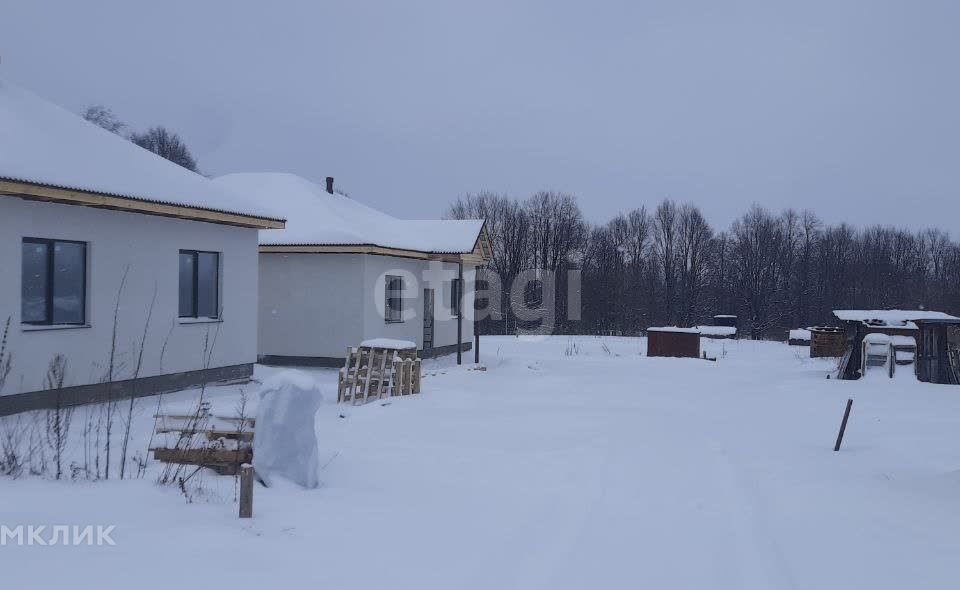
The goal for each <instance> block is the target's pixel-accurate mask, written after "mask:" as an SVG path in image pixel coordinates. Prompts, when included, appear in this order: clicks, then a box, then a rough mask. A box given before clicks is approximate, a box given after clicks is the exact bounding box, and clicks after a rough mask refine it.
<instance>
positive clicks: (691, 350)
mask: <svg viewBox="0 0 960 590" xmlns="http://www.w3.org/2000/svg"><path fill="white" fill-rule="evenodd" d="M647 356H674V357H689V358H699V357H700V331H699V330H697V329H696V328H647Z"/></svg>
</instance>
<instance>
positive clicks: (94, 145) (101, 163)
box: [0, 79, 283, 228]
mask: <svg viewBox="0 0 960 590" xmlns="http://www.w3.org/2000/svg"><path fill="white" fill-rule="evenodd" d="M0 193H9V194H15V195H17V196H23V197H26V198H35V199H43V200H54V201H59V202H68V203H76V204H83V205H89V206H100V207H109V208H113V209H128V208H129V209H133V210H137V211H140V212H144V213H153V214H158V215H171V216H176V217H185V218H192V219H202V220H208V221H221V222H224V223H234V224H237V225H249V226H251V227H258V228H268V227H282V225H283V217H281V216H278V215H276V214H275V212H274V210H273V209H271V208H269V207H266V206H264V205H263V204H262V203H261V199H259V196H258V195H249V194H247V195H236V194H234V193H232V192H230V191H227V190H224V189H223V188H222V187H220V186H217V185H216V184H214V183H213V182H212V181H210V179H208V178H206V177H204V176H201V175H200V174H196V173H195V172H191V171H189V170H187V169H186V168H183V167H181V166H178V165H177V164H174V163H172V162H170V161H168V160H165V159H164V158H161V157H159V156H157V155H155V154H153V153H151V152H149V151H147V150H145V149H143V148H141V147H139V146H137V145H136V144H134V143H132V142H130V141H128V140H126V139H125V138H123V137H120V136H118V135H116V134H113V133H110V132H109V131H106V130H104V129H101V128H100V127H98V126H96V125H94V124H92V123H89V122H87V121H85V120H84V119H83V118H81V117H78V116H77V115H75V114H73V113H71V112H69V111H67V110H65V109H63V108H61V107H59V106H57V105H55V104H53V103H50V102H48V101H46V100H44V99H42V98H40V97H38V96H36V95H35V94H33V93H31V92H29V91H27V90H24V89H23V88H20V87H18V86H16V85H14V84H11V83H9V82H7V81H5V80H3V79H0ZM145 204H156V205H165V206H168V207H147V206H145ZM169 206H172V207H169ZM204 211H206V212H214V213H225V214H229V215H225V216H223V215H221V216H216V215H209V216H205V215H204V214H203V213H202V212H204ZM258 220H260V221H258Z"/></svg>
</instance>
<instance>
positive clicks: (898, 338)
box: [890, 334, 917, 346]
mask: <svg viewBox="0 0 960 590" xmlns="http://www.w3.org/2000/svg"><path fill="white" fill-rule="evenodd" d="M890 344H892V345H894V346H916V345H917V339H916V338H914V337H913V336H903V335H900V334H896V335H894V336H890Z"/></svg>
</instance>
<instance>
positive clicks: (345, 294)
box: [259, 254, 474, 358]
mask: <svg viewBox="0 0 960 590" xmlns="http://www.w3.org/2000/svg"><path fill="white" fill-rule="evenodd" d="M387 275H400V276H403V277H404V287H405V297H404V318H405V319H404V321H403V322H398V323H387V322H386V321H384V316H383V306H384V278H385V277H386V276H387ZM456 276H457V265H456V264H452V263H438V262H433V263H428V262H425V261H421V260H413V259H408V258H398V257H393V256H374V255H361V254H261V255H260V322H259V323H260V344H259V352H260V354H261V355H276V356H303V357H328V358H342V357H343V356H344V353H345V351H346V349H347V347H349V346H356V345H357V344H359V343H360V342H361V341H363V340H366V339H369V338H395V339H400V340H410V341H413V342H415V343H416V344H417V347H422V346H423V289H424V288H433V289H434V293H435V308H434V317H435V327H434V347H441V346H452V345H454V344H455V343H456V341H457V320H456V317H455V316H454V315H453V314H452V313H451V310H450V306H449V298H450V280H451V279H453V278H455V277H456ZM463 278H464V283H465V285H466V286H465V293H464V319H463V338H462V340H461V341H462V342H473V316H472V313H473V289H472V285H473V278H474V268H473V267H472V266H464V274H463Z"/></svg>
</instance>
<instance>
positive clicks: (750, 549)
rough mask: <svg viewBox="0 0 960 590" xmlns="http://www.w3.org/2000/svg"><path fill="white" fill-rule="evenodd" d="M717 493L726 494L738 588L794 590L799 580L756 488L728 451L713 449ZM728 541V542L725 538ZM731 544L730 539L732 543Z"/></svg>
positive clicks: (729, 546)
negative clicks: (782, 548)
mask: <svg viewBox="0 0 960 590" xmlns="http://www.w3.org/2000/svg"><path fill="white" fill-rule="evenodd" d="M713 454H714V461H713V464H714V470H713V471H714V474H715V477H714V481H715V482H716V483H717V484H718V485H717V486H716V488H715V489H716V491H717V492H719V491H720V490H723V491H724V497H723V499H724V500H725V505H726V507H727V508H728V510H727V514H728V517H729V521H730V525H729V526H730V529H731V536H732V540H733V543H729V544H728V550H729V551H730V552H731V553H733V554H734V556H735V563H737V565H738V567H737V570H736V572H735V573H736V576H737V578H739V579H738V581H737V584H736V587H737V588H740V589H746V588H758V589H762V590H773V589H781V588H782V589H794V588H797V584H796V580H795V578H794V576H793V575H792V573H791V572H790V568H789V566H788V564H787V562H786V559H785V558H784V555H783V552H782V550H781V549H780V546H779V544H778V543H777V540H776V538H775V537H774V535H773V534H772V533H771V532H770V528H769V525H768V524H767V521H766V518H765V516H764V514H763V511H764V509H763V504H764V502H763V500H762V498H761V496H760V494H759V492H758V491H757V489H756V487H755V486H754V485H752V484H751V483H750V482H748V481H747V480H746V478H745V477H744V476H743V470H742V469H741V468H740V467H739V463H738V462H737V461H736V460H735V459H734V458H733V457H732V456H731V455H730V453H729V452H728V451H727V449H726V448H724V447H722V446H718V445H714V447H713ZM721 541H724V539H721ZM728 541H729V540H728Z"/></svg>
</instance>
